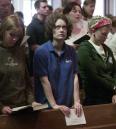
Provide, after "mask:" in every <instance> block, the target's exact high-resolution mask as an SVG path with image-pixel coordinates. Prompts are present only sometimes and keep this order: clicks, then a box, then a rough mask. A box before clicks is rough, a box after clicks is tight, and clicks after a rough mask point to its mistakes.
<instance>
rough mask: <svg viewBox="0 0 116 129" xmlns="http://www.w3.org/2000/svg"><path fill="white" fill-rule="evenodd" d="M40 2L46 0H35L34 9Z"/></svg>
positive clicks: (45, 0)
mask: <svg viewBox="0 0 116 129" xmlns="http://www.w3.org/2000/svg"><path fill="white" fill-rule="evenodd" d="M41 2H47V0H36V1H35V4H34V7H35V9H37V8H39V7H40V3H41Z"/></svg>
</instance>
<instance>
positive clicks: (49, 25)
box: [45, 12, 72, 40]
mask: <svg viewBox="0 0 116 129" xmlns="http://www.w3.org/2000/svg"><path fill="white" fill-rule="evenodd" d="M58 19H62V20H64V21H65V22H66V25H67V38H68V37H69V36H70V35H71V32H72V24H71V23H70V21H69V20H68V18H67V17H66V16H65V15H64V14H61V13H55V12H54V13H52V14H51V15H49V16H48V17H47V18H46V22H45V36H46V38H47V39H48V40H53V29H54V28H55V23H56V21H57V20H58Z"/></svg>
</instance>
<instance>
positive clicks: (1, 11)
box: [0, 0, 11, 19]
mask: <svg viewBox="0 0 116 129" xmlns="http://www.w3.org/2000/svg"><path fill="white" fill-rule="evenodd" d="M10 12H11V2H10V0H0V17H1V19H4V18H5V17H6V16H9V15H10Z"/></svg>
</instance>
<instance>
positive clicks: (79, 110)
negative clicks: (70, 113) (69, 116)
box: [74, 102, 82, 117]
mask: <svg viewBox="0 0 116 129" xmlns="http://www.w3.org/2000/svg"><path fill="white" fill-rule="evenodd" d="M74 109H75V113H76V114H77V116H78V117H79V116H81V113H82V105H81V104H80V102H76V103H75V104H74Z"/></svg>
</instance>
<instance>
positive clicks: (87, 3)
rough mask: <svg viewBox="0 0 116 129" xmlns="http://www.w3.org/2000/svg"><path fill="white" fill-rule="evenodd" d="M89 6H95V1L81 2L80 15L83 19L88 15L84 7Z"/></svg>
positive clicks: (86, 0)
mask: <svg viewBox="0 0 116 129" xmlns="http://www.w3.org/2000/svg"><path fill="white" fill-rule="evenodd" d="M89 4H96V0H85V1H84V2H83V7H82V15H83V16H84V17H85V18H88V17H89V15H88V14H87V12H86V10H85V8H84V7H85V6H87V5H89Z"/></svg>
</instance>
